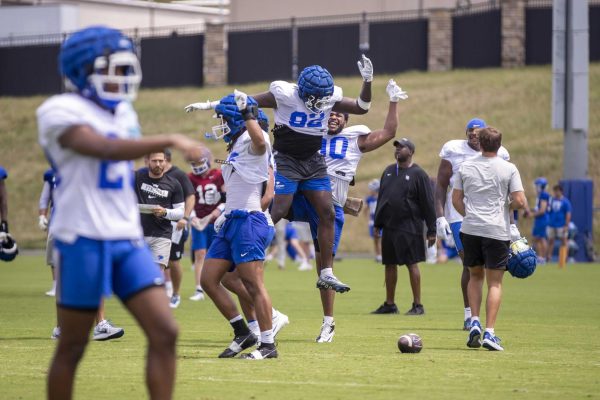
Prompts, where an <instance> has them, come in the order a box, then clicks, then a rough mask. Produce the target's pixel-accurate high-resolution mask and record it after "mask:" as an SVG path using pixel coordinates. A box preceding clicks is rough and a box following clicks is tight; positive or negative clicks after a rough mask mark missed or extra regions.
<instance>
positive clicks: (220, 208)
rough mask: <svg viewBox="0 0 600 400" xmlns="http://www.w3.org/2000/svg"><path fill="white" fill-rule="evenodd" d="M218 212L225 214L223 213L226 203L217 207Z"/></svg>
mask: <svg viewBox="0 0 600 400" xmlns="http://www.w3.org/2000/svg"><path fill="white" fill-rule="evenodd" d="M217 210H219V211H221V213H223V211H225V203H221V204H219V205H218V206H217Z"/></svg>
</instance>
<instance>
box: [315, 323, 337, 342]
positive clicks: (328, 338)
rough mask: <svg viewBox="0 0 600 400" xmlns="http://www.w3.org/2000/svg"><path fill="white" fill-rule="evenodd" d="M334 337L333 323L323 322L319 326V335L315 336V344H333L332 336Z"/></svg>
mask: <svg viewBox="0 0 600 400" xmlns="http://www.w3.org/2000/svg"><path fill="white" fill-rule="evenodd" d="M334 335H335V322H333V323H331V324H327V323H325V322H323V325H321V333H319V336H317V340H316V342H317V343H330V342H333V336H334Z"/></svg>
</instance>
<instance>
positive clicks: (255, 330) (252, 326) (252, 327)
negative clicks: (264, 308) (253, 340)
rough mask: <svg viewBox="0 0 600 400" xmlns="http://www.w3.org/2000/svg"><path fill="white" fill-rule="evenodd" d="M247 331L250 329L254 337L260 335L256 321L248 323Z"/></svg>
mask: <svg viewBox="0 0 600 400" xmlns="http://www.w3.org/2000/svg"><path fill="white" fill-rule="evenodd" d="M248 329H250V330H251V331H252V333H254V334H255V335H256V334H257V333H258V334H259V335H260V328H259V327H258V321H257V320H252V321H248Z"/></svg>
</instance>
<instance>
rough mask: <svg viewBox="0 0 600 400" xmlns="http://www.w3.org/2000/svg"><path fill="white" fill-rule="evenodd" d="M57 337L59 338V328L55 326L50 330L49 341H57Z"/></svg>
mask: <svg viewBox="0 0 600 400" xmlns="http://www.w3.org/2000/svg"><path fill="white" fill-rule="evenodd" d="M59 337H60V328H59V327H58V326H55V327H54V329H52V336H50V339H52V340H58V338H59Z"/></svg>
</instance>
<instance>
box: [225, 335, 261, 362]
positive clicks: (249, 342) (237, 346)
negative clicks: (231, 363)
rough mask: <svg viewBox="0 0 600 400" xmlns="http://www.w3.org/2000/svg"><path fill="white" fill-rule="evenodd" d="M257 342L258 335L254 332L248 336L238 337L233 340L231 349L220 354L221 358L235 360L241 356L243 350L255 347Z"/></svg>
mask: <svg viewBox="0 0 600 400" xmlns="http://www.w3.org/2000/svg"><path fill="white" fill-rule="evenodd" d="M257 340H258V339H257V338H256V335H255V334H254V333H252V332H248V334H247V335H238V336H236V337H234V338H233V342H231V344H230V345H229V347H228V348H226V349H225V350H223V352H222V353H221V354H219V358H233V357H235V356H237V355H238V354H240V353H241V352H242V350H245V349H247V348H248V347H251V346H254V345H255V344H256V342H257Z"/></svg>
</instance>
